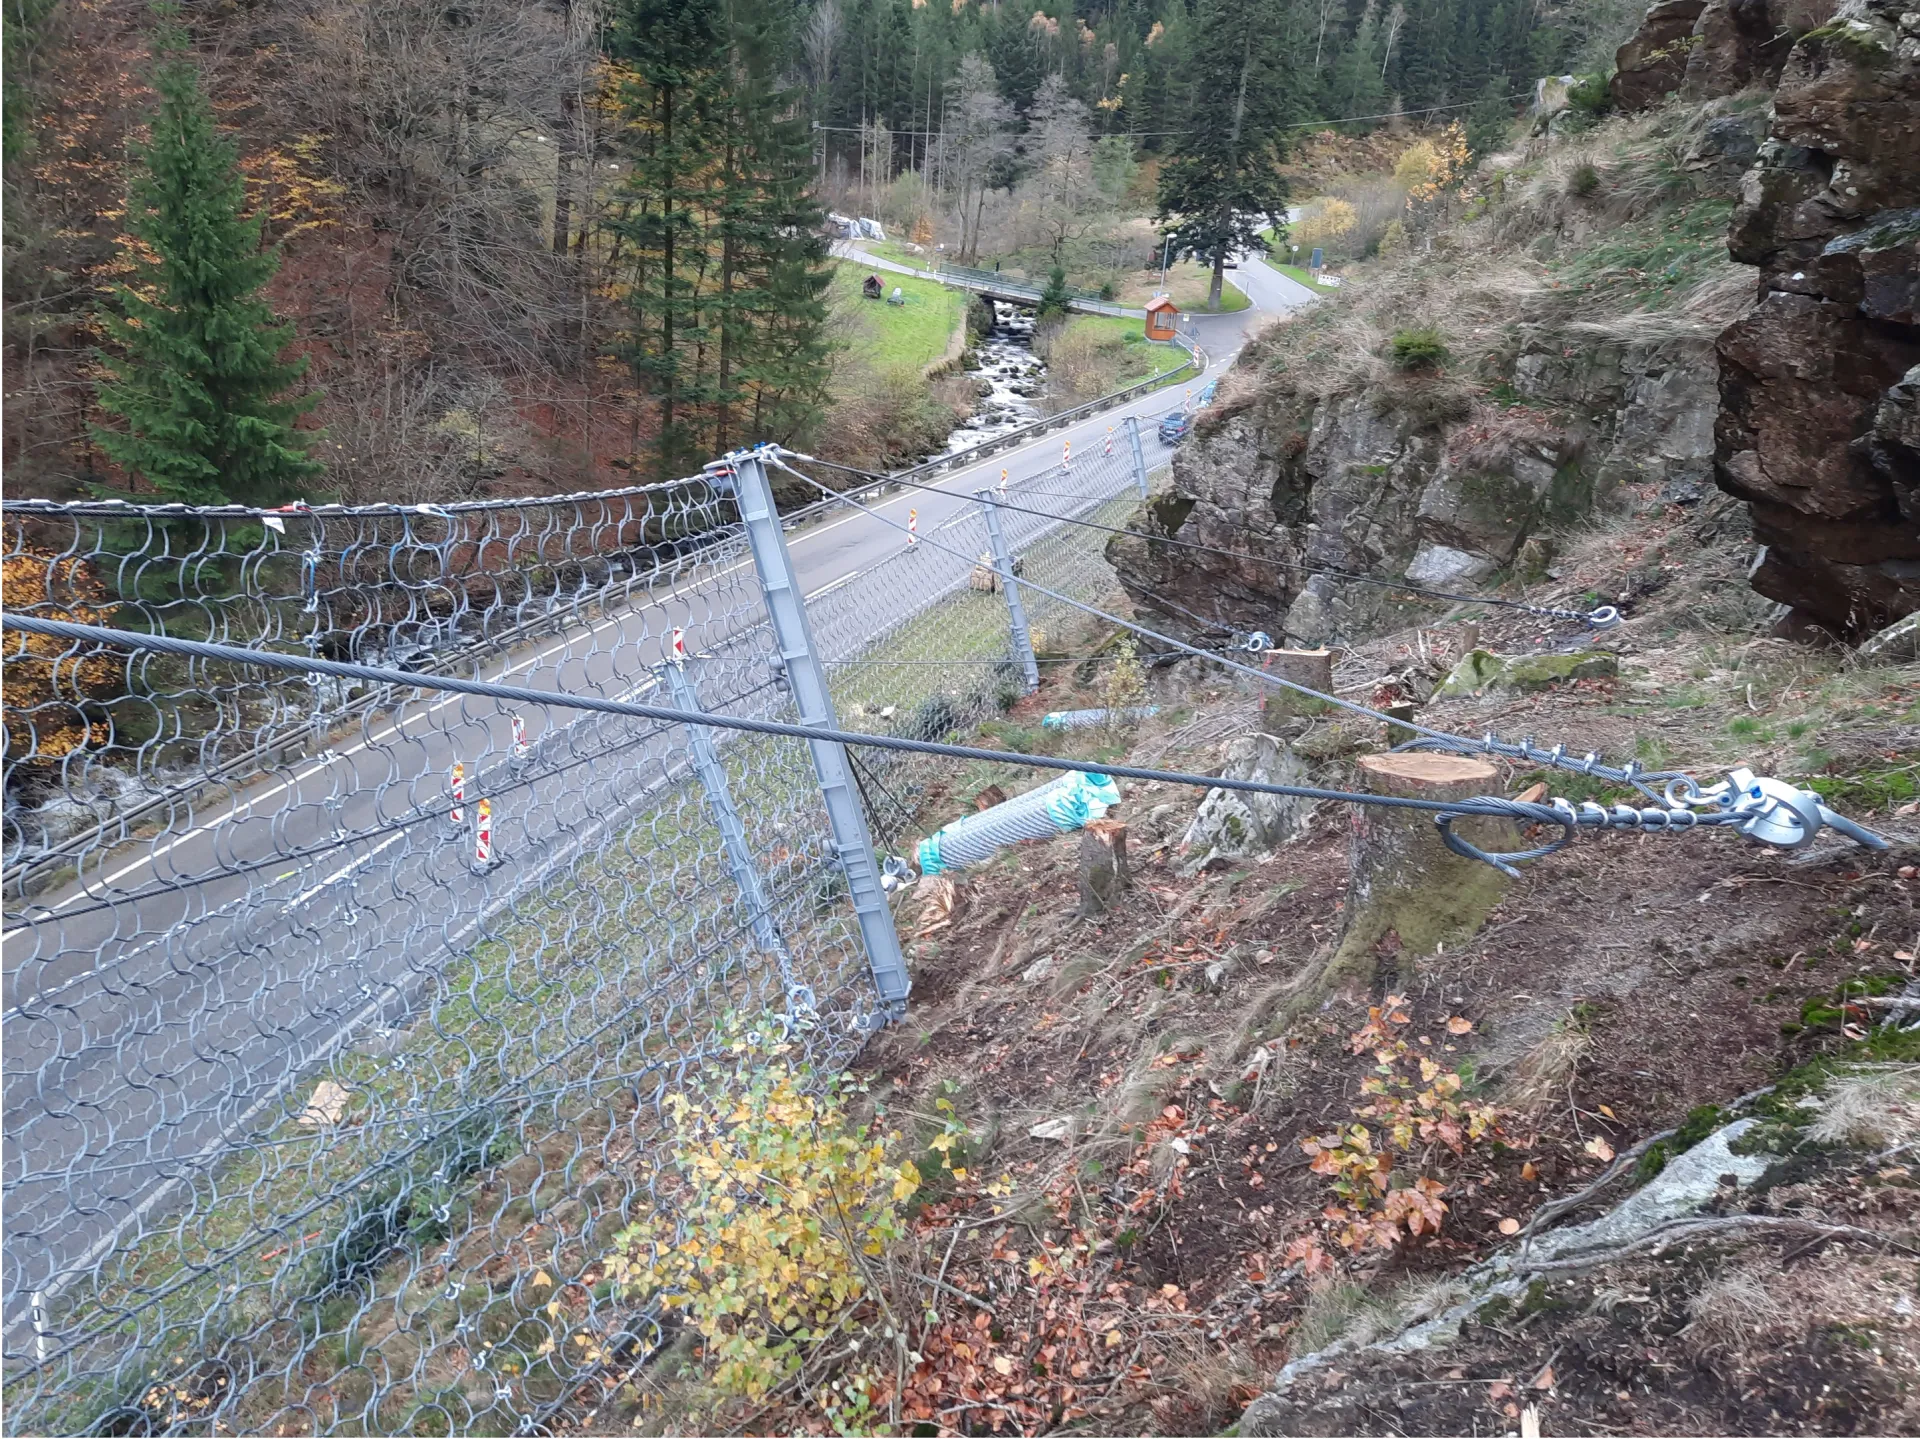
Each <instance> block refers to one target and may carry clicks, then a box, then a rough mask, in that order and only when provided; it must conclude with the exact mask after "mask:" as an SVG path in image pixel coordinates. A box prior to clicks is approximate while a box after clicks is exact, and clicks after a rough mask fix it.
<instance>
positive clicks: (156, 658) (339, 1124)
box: [0, 434, 1819, 1433]
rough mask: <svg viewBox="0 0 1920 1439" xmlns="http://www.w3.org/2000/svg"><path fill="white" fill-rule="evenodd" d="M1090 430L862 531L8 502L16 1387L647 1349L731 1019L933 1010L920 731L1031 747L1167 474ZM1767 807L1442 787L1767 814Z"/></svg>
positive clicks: (551, 1375)
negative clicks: (670, 1098) (1023, 724)
mask: <svg viewBox="0 0 1920 1439" xmlns="http://www.w3.org/2000/svg"><path fill="white" fill-rule="evenodd" d="M1092 448H1093V452H1092V453H1085V454H1081V455H1073V454H1072V453H1071V452H1067V451H1063V453H1062V456H1061V461H1060V463H1059V464H1058V465H1055V466H1052V467H1050V468H1047V469H1044V470H1042V471H1040V472H1038V473H1032V472H1029V474H1028V476H1027V478H1026V479H1025V480H1023V481H1015V482H1011V483H1008V484H1007V485H1006V486H1005V487H1004V490H1003V488H1002V486H1000V485H997V484H994V483H993V482H992V480H991V477H990V476H989V477H988V480H987V483H986V484H985V485H984V486H983V490H982V493H981V494H980V495H979V496H977V497H969V496H967V495H966V494H964V493H959V494H954V493H940V492H927V493H924V494H922V493H920V492H910V493H908V494H902V495H896V496H894V497H892V498H891V499H883V498H880V497H878V496H875V497H873V498H872V500H871V502H868V501H862V502H858V504H857V506H856V510H855V513H854V514H853V515H852V516H850V517H847V518H846V520H845V522H847V523H857V524H858V525H859V526H860V528H859V529H858V531H856V532H855V533H854V537H853V538H852V539H849V538H848V537H847V535H845V534H839V533H831V526H820V527H817V528H816V529H814V530H811V531H809V530H802V531H799V532H797V533H795V534H793V535H791V536H788V535H787V534H786V533H785V532H784V531H783V528H782V526H781V524H780V521H779V519H778V517H777V516H776V515H775V514H774V511H773V507H772V496H771V488H770V484H769V481H768V476H767V469H768V467H769V466H770V465H772V466H789V467H794V468H795V469H796V473H801V474H804V473H805V471H806V463H805V461H804V460H803V459H801V458H800V457H795V456H782V455H780V454H779V453H777V452H755V453H753V454H748V455H742V456H734V457H730V458H729V459H728V460H727V461H725V462H721V463H718V464H716V465H714V466H711V467H709V470H708V472H707V473H706V474H704V475H702V476H700V477H698V478H696V479H693V480H688V481H683V482H678V483H675V484H671V485H661V486H645V487H636V488H634V489H632V490H626V491H620V492H617V493H612V494H606V495H596V496H591V497H568V498H563V499H559V500H546V501H529V502H524V503H520V504H515V505H483V506H460V507H448V508H447V509H445V510H437V511H418V510H414V511H409V510H404V509H398V508H393V507H372V508H365V509H357V510H313V511H289V512H278V513H274V514H261V513H259V512H241V511H232V512H207V511H189V510H184V509H172V510H165V511H144V510H141V511H134V510H131V509H128V508H124V507H107V508H104V509H103V507H99V506H84V505H83V506H69V507H62V506H32V507H21V509H20V511H18V512H16V511H14V510H9V512H8V514H7V516H6V520H5V531H6V544H7V553H6V563H7V572H6V577H7V582H8V585H7V590H8V593H7V599H8V614H7V617H6V618H7V621H8V630H7V633H6V635H5V640H4V646H3V647H0V656H3V657H4V663H5V676H4V677H5V680H6V682H7V710H6V750H5V759H6V795H7V803H8V812H7V826H8V841H9V852H10V858H11V859H13V860H14V861H15V868H13V869H11V870H10V871H9V884H10V886H11V887H12V889H11V893H12V903H11V905H10V907H9V915H8V922H7V929H6V934H5V946H6V947H5V995H4V1000H5V1011H4V1015H3V1016H0V1024H3V1025H4V1038H5V1051H6V1052H5V1059H4V1077H5V1092H6V1111H5V1133H4V1141H5V1142H4V1187H5V1200H6V1229H5V1235H4V1253H3V1254H0V1259H3V1260H4V1278H5V1282H4V1285H3V1286H0V1289H3V1291H4V1301H5V1316H4V1317H5V1322H6V1329H5V1347H4V1361H5V1379H6V1386H7V1401H8V1402H7V1424H8V1426H9V1428H10V1429H11V1430H12V1431H14V1432H50V1433H59V1432H114V1433H135V1432H141V1433H170V1432H181V1433H189V1432H190V1433H213V1432H219V1431H222V1430H224V1431H239V1432H263V1431H265V1432H287V1433H299V1432H312V1433H344V1432H381V1433H396V1432H409V1433H421V1432H441V1431H445V1432H450V1433H468V1432H494V1431H499V1432H532V1431H534V1430H537V1429H540V1428H541V1427H543V1426H545V1425H548V1424H549V1423H551V1422H553V1421H554V1419H555V1416H556V1415H559V1414H561V1413H562V1412H563V1411H565V1410H566V1409H567V1408H568V1406H570V1405H575V1404H579V1405H590V1404H591V1403H592V1402H593V1401H592V1400H591V1399H590V1398H584V1397H582V1396H591V1395H594V1394H596V1393H598V1392H599V1386H600V1385H601V1383H602V1381H603V1380H604V1379H607V1378H608V1376H611V1375H614V1374H617V1373H619V1372H621V1371H623V1370H624V1369H626V1368H628V1367H630V1366H631V1365H633V1364H634V1363H636V1362H640V1361H642V1360H644V1358H645V1357H646V1355H647V1354H648V1352H649V1351H650V1350H651V1348H652V1347H653V1346H654V1345H655V1344H657V1343H658V1342H659V1338H660V1330H659V1327H658V1326H657V1324H656V1322H655V1319H654V1317H653V1311H652V1310H651V1308H650V1307H649V1305H650V1301H651V1297H650V1296H646V1295H636V1294H627V1293H622V1292H620V1291H619V1290H618V1289H617V1288H616V1287H615V1286H614V1285H612V1284H610V1283H609V1282H608V1281H607V1278H606V1273H607V1271H606V1269H605V1268H604V1260H605V1258H606V1257H607V1255H608V1254H609V1253H610V1252H611V1250H612V1249H613V1248H614V1247H615V1246H616V1245H617V1243H618V1241H617V1239H616V1235H617V1233H618V1231H619V1230H620V1229H621V1228H622V1227H623V1225H625V1224H627V1223H629V1222H631V1221H632V1220H633V1219H634V1218H635V1217H636V1216H638V1215H640V1214H644V1213H648V1212H659V1213H666V1214H671V1213H672V1204H673V1180H672V1168H673V1166H672V1158H673V1156H672V1154H671V1152H670V1146H669V1145H668V1144H667V1143H665V1135H664V1133H663V1130H662V1126H661V1123H660V1119H659V1112H660V1105H661V1103H662V1101H663V1098H664V1097H665V1096H666V1095H667V1094H669V1093H671V1092H673V1091H674V1089H675V1088H676V1087H677V1086H680V1085H683V1084H684V1083H685V1082H686V1081H687V1079H688V1078H689V1076H696V1075H698V1074H699V1072H700V1071H701V1069H702V1066H703V1065H704V1064H705V1063H706V1061H707V1060H708V1059H709V1058H710V1057H712V1056H713V1055H714V1053H715V1050H716V1047H717V1046H724V1045H725V1044H726V1043H727V1042H728V1035H729V1031H728V1028H727V1020H728V1017H729V1016H732V1015H743V1014H744V1015H754V1016H765V1015H768V1014H772V1015H775V1016H778V1018H779V1022H780V1023H781V1024H782V1025H783V1026H784V1028H785V1030H786V1033H787V1036H788V1039H789V1041H790V1043H791V1044H792V1045H793V1046H794V1048H795V1050H796V1052H797V1053H798V1054H800V1055H802V1056H804V1058H805V1060H806V1062H807V1063H809V1064H811V1065H814V1066H817V1067H818V1068H820V1069H822V1070H830V1069H832V1068H834V1067H837V1066H839V1065H841V1064H843V1063H844V1062H845V1060H846V1059H847V1058H848V1057H849V1056H850V1055H851V1054H852V1053H853V1052H854V1051H855V1049H856V1048H857V1047H858V1045H859V1043H860V1042H861V1039H862V1037H863V1036H864V1035H865V1034H866V1033H869V1032H871V1030H872V1029H873V1028H874V1027H875V1026H876V1025H877V1024H879V1023H882V1022H884V1020H885V1019H886V1018H887V1017H888V1016H890V1015H896V1014H898V1013H900V1011H901V1008H902V1006H903V1004H904V1002H905V999H906V996H907V975H906V971H905V966H904V963H903V961H902V959H901V954H900V948H899V942H898V938H897V935H896V934H895V932H894V930H893V925H892V918H891V915H890V913H889V912H888V910H887V907H886V902H885V900H884V897H883V890H884V887H885V884H884V880H885V874H884V871H883V867H882V864H881V856H880V854H879V853H878V852H877V851H876V848H875V845H874V842H873V836H874V835H875V833H878V834H879V836H880V837H881V839H882V840H883V842H886V843H888V844H890V843H891V842H892V841H893V840H895V839H897V838H898V837H899V836H901V835H902V834H903V833H904V832H905V831H906V829H907V828H908V827H909V826H910V824H911V823H913V821H914V810H915V802H914V791H915V789H916V788H917V787H918V786H919V785H920V784H922V783H924V782H925V781H926V779H927V777H928V775H929V773H930V772H931V771H930V768H929V767H931V766H935V765H945V766H946V767H947V770H948V772H949V773H950V772H951V766H952V764H953V763H954V762H955V761H957V760H965V761H969V762H976V763H977V762H981V761H983V760H987V759H993V758H1001V759H1019V758H1020V757H1019V756H1013V755H998V754H996V752H993V751H984V750H979V749H968V748H965V747H958V746H955V745H953V744H951V743H947V742H946V741H947V740H948V739H950V738H951V737H952V736H954V735H956V734H957V733H960V732H962V731H964V730H965V729H966V728H967V727H968V726H969V725H970V724H971V723H972V722H973V721H974V720H975V719H977V718H978V717H979V716H981V715H982V714H984V713H986V712H987V711H988V710H989V709H990V708H991V707H992V706H993V705H995V704H996V703H997V702H999V701H1000V700H1001V699H1003V698H1006V697H1008V696H1009V695H1010V694H1012V693H1018V692H1022V691H1024V690H1026V689H1027V688H1030V687H1031V684H1032V683H1033V680H1034V678H1035V677H1036V676H1037V674H1038V673H1039V671H1040V667H1041V666H1042V665H1043V664H1046V663H1052V662H1056V661H1069V662H1071V661H1074V660H1076V659H1077V658H1080V657H1076V656H1072V655H1062V654H1060V653H1059V652H1058V641H1057V640H1055V639H1050V638H1049V635H1050V632H1055V631H1057V632H1065V631H1066V630H1067V629H1068V628H1069V627H1070V626H1072V625H1075V624H1078V623H1079V622H1080V621H1081V620H1082V619H1084V618H1086V617H1087V616H1089V615H1101V614H1107V615H1109V616H1110V607H1109V601H1110V599H1111V597H1113V596H1115V595H1117V592H1118V585H1117V582H1116V580H1115V577H1114V575H1113V573H1112V571H1111V569H1110V568H1109V567H1108V566H1107V565H1106V562H1105V559H1104V545H1105V543H1106V540H1107V538H1108V537H1109V534H1108V527H1110V526H1111V525H1112V524H1114V523H1115V522H1116V521H1117V519H1118V518H1119V517H1121V516H1124V515H1126V514H1128V513H1129V512H1130V511H1131V510H1132V508H1133V507H1134V506H1135V505H1137V503H1138V501H1139V499H1140V497H1141V495H1142V494H1143V493H1144V491H1145V485H1146V475H1145V470H1144V466H1143V464H1142V462H1141V459H1140V454H1141V451H1140V449H1139V448H1138V446H1137V445H1133V444H1131V443H1129V442H1128V437H1127V436H1126V435H1124V434H1122V435H1117V436H1116V437H1115V440H1114V442H1113V443H1112V444H1111V445H1110V446H1109V445H1107V444H1096V445H1095V446H1094V447H1092ZM570 526H571V528H570ZM1095 526H1098V528H1096V527H1095ZM830 533H831V538H830ZM812 555H818V558H817V559H812V558H810V556H812ZM62 621H71V622H75V623H77V624H78V625H79V626H80V628H78V629H75V628H72V627H71V626H68V627H67V628H64V629H63V628H62V627H61V622H62ZM36 626H37V627H36ZM103 627H105V628H104V629H103ZM1135 628H1138V627H1137V626H1136V627H1135ZM106 630H117V631H120V632H122V636H114V635H111V634H109V633H106ZM1141 633H1142V634H1143V635H1144V636H1147V637H1151V638H1155V639H1160V640H1164V639H1165V637H1162V636H1154V635H1153V634H1152V632H1151V631H1147V630H1144V629H1142V630H1141ZM209 640H211V641H214V642H215V644H214V645H213V646H212V647H208V646H206V645H204V644H200V643H198V642H203V641H209ZM1167 642H1168V643H1171V644H1174V645H1175V647H1176V648H1190V647H1187V646H1183V645H1180V644H1179V642H1177V641H1167ZM404 663H411V664H413V665H415V666H417V667H418V668H417V669H416V670H415V672H414V673H413V674H412V675H411V676H409V674H408V673H407V672H406V671H404V670H401V669H399V668H398V667H397V666H398V665H399V664H404ZM1221 663H1226V664H1229V665H1231V663H1232V662H1230V661H1224V660H1223V661H1221ZM1336 703H1344V702H1340V701H1336ZM683 716H685V717H689V718H688V719H686V720H685V721H683V719H682V717H683ZM1434 733H1435V734H1437V732H1434ZM1429 737H1430V738H1431V737H1432V736H1431V735H1430V736H1429ZM1440 738H1442V739H1451V738H1453V737H1450V736H1440ZM1029 762H1031V763H1033V764H1036V765H1040V766H1043V767H1048V768H1056V769H1057V768H1065V769H1077V770H1082V771H1087V770H1093V769H1095V768H1096V767H1095V766H1092V765H1089V764H1085V763H1080V762H1076V761H1071V760H1055V759H1038V758H1034V759H1031V760H1030V761H1029ZM1097 768H1100V769H1106V770H1110V771H1111V773H1113V774H1115V775H1119V776H1122V777H1125V776H1127V775H1129V774H1131V775H1135V776H1139V777H1149V778H1160V779H1173V780H1177V781H1179V782H1184V783H1226V784H1228V785H1229V786H1233V784H1234V782H1232V781H1219V780H1209V779H1207V778H1206V777H1202V776H1181V775H1163V774H1159V773H1157V772H1153V771H1143V770H1130V769H1128V768H1127V767H1124V766H1100V767H1097ZM1239 787H1243V788H1244V787H1247V786H1245V785H1241V786H1239ZM1253 787H1254V788H1284V787H1272V786H1265V787H1263V786H1253ZM1289 792H1293V793H1297V794H1299V795H1301V796H1303V797H1311V798H1327V799H1362V798H1364V799H1365V801H1366V802H1369V803H1388V804H1409V803H1413V804H1415V805H1416V807H1421V806H1419V805H1418V803H1417V802H1412V801H1402V800H1394V799H1385V798H1373V797H1360V796H1352V795H1347V794H1344V793H1342V792H1336V791H1323V790H1313V789H1305V788H1301V789H1296V790H1293V791H1289ZM1696 793H1698V791H1697V790H1696ZM1736 802H1737V803H1740V804H1748V803H1749V801H1748V800H1747V799H1745V798H1743V797H1740V796H1738V795H1736V796H1733V797H1730V798H1728V799H1727V800H1726V802H1725V803H1724V804H1722V805H1718V806H1717V807H1716V806H1712V805H1708V806H1706V811H1707V812H1706V813H1703V814H1699V815H1695V814H1694V813H1693V812H1692V811H1690V810H1687V809H1686V808H1685V807H1676V806H1674V805H1672V804H1669V805H1668V806H1666V807H1665V808H1664V809H1661V808H1648V809H1643V810H1638V811H1634V812H1632V814H1631V815H1629V814H1628V813H1626V807H1624V806H1618V807H1616V809H1615V811H1614V812H1612V813H1611V814H1609V813H1607V812H1599V813H1597V814H1596V813H1591V812H1589V811H1590V810H1592V811H1597V810H1598V807H1586V808H1585V809H1583V810H1581V811H1578V812H1576V811H1573V810H1572V809H1571V807H1569V808H1568V809H1567V810H1566V811H1565V812H1564V813H1563V812H1562V811H1561V810H1559V809H1557V808H1556V807H1555V806H1552V805H1531V806H1520V805H1517V804H1516V803H1515V802H1512V801H1505V800H1485V801H1463V802H1460V803H1459V804H1458V805H1456V806H1454V807H1453V808H1454V809H1455V810H1456V811H1457V812H1459V813H1483V812H1493V811H1492V810H1490V809H1488V808H1487V806H1497V807H1498V810H1499V812H1501V813H1510V814H1514V815H1517V816H1519V817H1521V818H1525V819H1528V820H1532V821H1537V822H1541V823H1546V824H1558V825H1562V826H1564V827H1566V829H1567V831H1568V832H1569V833H1571V829H1572V827H1573V826H1575V825H1586V826H1600V827H1629V826H1634V827H1643V828H1689V827H1692V826H1693V825H1694V824H1696V823H1698V824H1735V825H1739V826H1741V827H1742V828H1743V830H1744V831H1745V832H1752V828H1751V826H1752V824H1753V823H1755V822H1756V816H1758V815H1759V814H1760V811H1759V810H1758V809H1757V808H1751V809H1750V810H1749V811H1744V812H1736V810H1735V808H1734V806H1735V804H1736ZM1759 803H1760V800H1758V799H1755V800H1753V801H1751V804H1752V805H1758V804H1759ZM1796 803H1798V801H1787V800H1779V801H1776V802H1774V807H1775V808H1776V809H1778V808H1779V807H1780V806H1781V805H1784V806H1785V807H1786V810H1787V813H1786V814H1785V816H1784V817H1779V816H1776V817H1775V818H1774V819H1773V820H1771V821H1770V822H1771V823H1774V824H1775V825H1776V826H1777V827H1779V828H1780V830H1781V831H1782V832H1783V833H1785V834H1786V835H1787V838H1788V839H1791V838H1792V837H1793V828H1794V824H1795V822H1796V821H1795V817H1796V816H1798V820H1799V822H1800V823H1801V824H1802V826H1803V827H1804V826H1807V825H1812V826H1815V827H1817V824H1818V822H1819V816H1818V815H1817V814H1811V813H1809V812H1807V811H1805V810H1804V809H1795V808H1794V805H1795V804H1796ZM1425 807H1427V808H1434V809H1436V811H1437V810H1438V809H1439V808H1441V807H1437V806H1431V805H1428V806H1425ZM1769 813H1771V811H1769ZM1438 817H1441V818H1444V816H1438ZM1808 835H1809V837H1810V835H1811V829H1809V830H1808ZM1760 837H1763V838H1770V837H1769V836H1765V835H1762V836H1760ZM1770 842H1786V841H1784V840H1782V839H1778V838H1770ZM1515 858H1518V857H1515Z"/></svg>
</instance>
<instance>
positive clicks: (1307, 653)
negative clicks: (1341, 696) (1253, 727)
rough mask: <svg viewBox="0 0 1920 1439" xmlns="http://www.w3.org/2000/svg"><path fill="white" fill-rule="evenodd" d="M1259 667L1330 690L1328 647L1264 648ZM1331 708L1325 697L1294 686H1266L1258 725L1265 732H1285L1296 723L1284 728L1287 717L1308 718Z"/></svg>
mask: <svg viewBox="0 0 1920 1439" xmlns="http://www.w3.org/2000/svg"><path fill="white" fill-rule="evenodd" d="M1261 668H1262V669H1264V670H1266V671H1267V673H1269V674H1271V675H1274V676H1277V677H1278V678H1280V679H1283V680H1287V681H1289V682H1290V683H1292V684H1297V685H1305V686H1306V687H1307V688H1308V689H1315V690H1319V691H1320V693H1322V694H1332V693H1333V651H1332V650H1268V651H1267V652H1266V655H1265V656H1264V659H1263V662H1262V664H1261ZM1329 708H1331V706H1329V705H1328V704H1327V702H1326V701H1325V700H1322V699H1315V698H1314V697H1313V696H1312V695H1303V694H1301V693H1300V692H1299V691H1298V690H1289V689H1279V688H1277V687H1276V688H1270V689H1268V690H1267V691H1266V692H1265V693H1264V694H1262V695H1261V696H1260V728H1261V729H1263V730H1265V731H1266V732H1267V733H1268V734H1277V735H1282V736H1285V735H1289V734H1296V733H1298V732H1299V726H1294V727H1293V728H1292V729H1287V728H1286V725H1287V721H1289V720H1296V719H1311V718H1313V717H1314V716H1315V715H1322V714H1325V713H1326V712H1327V710H1328V709H1329Z"/></svg>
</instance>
